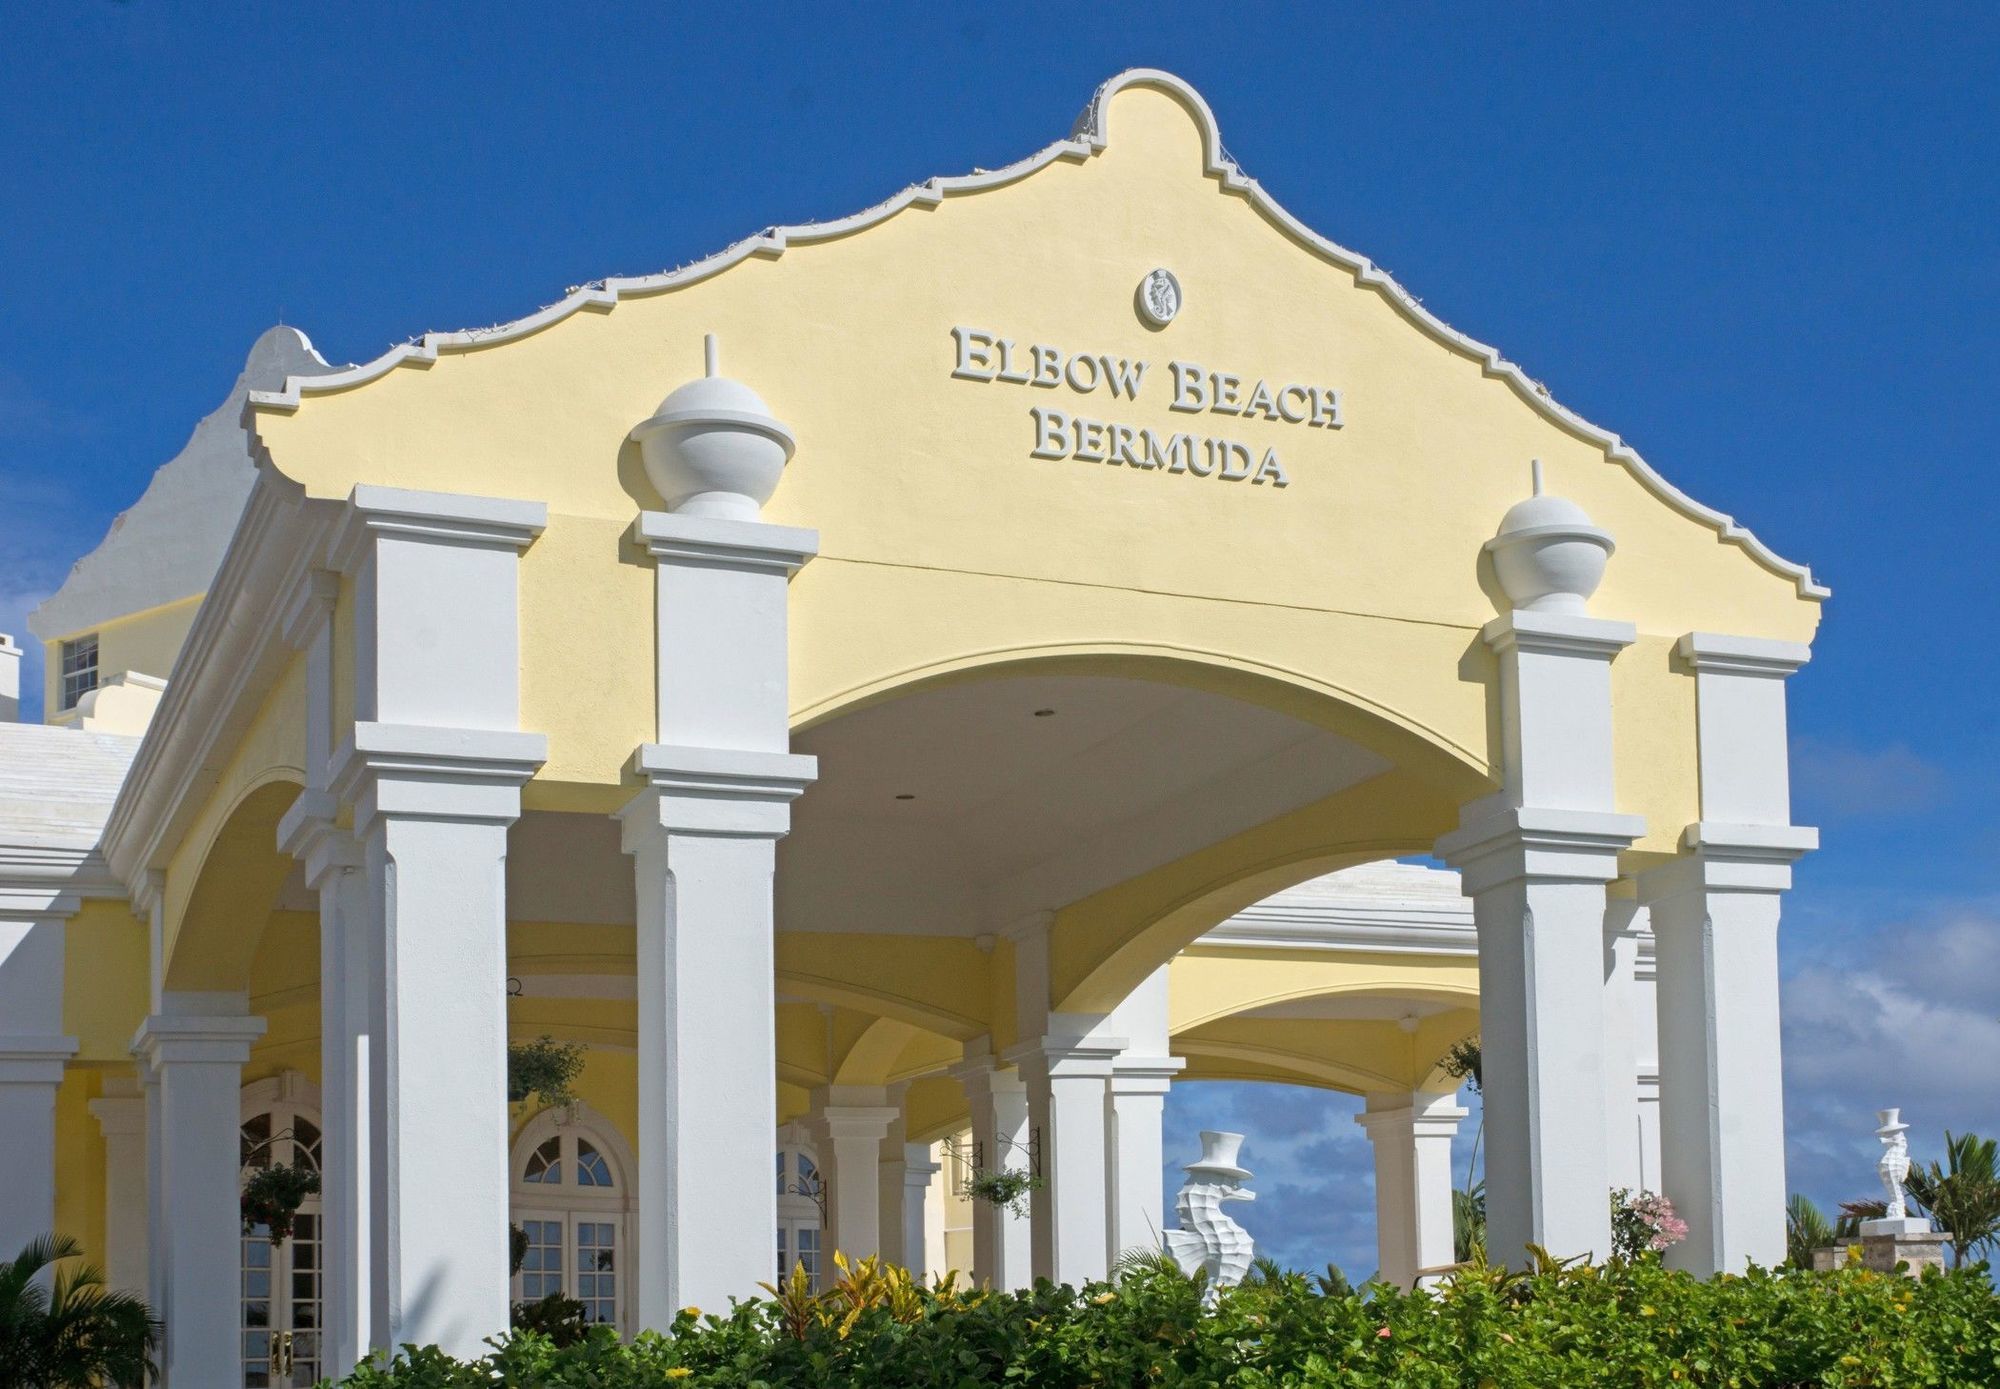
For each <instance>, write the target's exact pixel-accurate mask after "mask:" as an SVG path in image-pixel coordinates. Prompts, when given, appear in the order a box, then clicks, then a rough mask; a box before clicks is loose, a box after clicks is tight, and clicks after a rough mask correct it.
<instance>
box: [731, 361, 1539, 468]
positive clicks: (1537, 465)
mask: <svg viewBox="0 0 2000 1389" xmlns="http://www.w3.org/2000/svg"><path fill="white" fill-rule="evenodd" d="M720 356H721V354H720V353H719V352H718V351H717V350H716V346H715V334H713V333H704V334H702V337H701V364H702V375H703V376H719V375H721V365H720V360H719V359H720ZM1535 466H1536V467H1538V468H1539V467H1540V466H1541V465H1540V464H1539V463H1538V464H1536V465H1535ZM1536 476H1537V477H1540V476H1541V474H1539V473H1537V474H1536ZM1535 490H1536V491H1537V492H1539V491H1541V490H1542V489H1541V486H1540V484H1539V483H1538V484H1537V485H1536V487H1535Z"/></svg>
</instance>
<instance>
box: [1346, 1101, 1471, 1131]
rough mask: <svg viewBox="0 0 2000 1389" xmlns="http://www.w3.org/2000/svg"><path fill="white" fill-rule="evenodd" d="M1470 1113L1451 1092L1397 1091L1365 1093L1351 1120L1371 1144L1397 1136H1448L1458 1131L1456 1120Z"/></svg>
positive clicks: (1457, 1121)
mask: <svg viewBox="0 0 2000 1389" xmlns="http://www.w3.org/2000/svg"><path fill="white" fill-rule="evenodd" d="M1378 1100H1379V1101H1381V1103H1380V1104H1377V1101H1378ZM1470 1113H1472V1111H1471V1110H1469V1109H1467V1108H1465V1107H1464V1106H1463V1105H1461V1104H1460V1103H1459V1102H1458V1095H1457V1092H1455V1091H1454V1092H1452V1093H1450V1094H1430V1093H1426V1092H1424V1091H1416V1092H1413V1093H1407V1094H1406V1093H1403V1092H1401V1091H1398V1092H1395V1093H1393V1094H1381V1095H1370V1096H1368V1107H1367V1108H1366V1109H1364V1110H1363V1111H1362V1112H1361V1113H1359V1114H1357V1115H1355V1116H1354V1122H1355V1123H1357V1124H1359V1125H1361V1127H1362V1128H1363V1129H1365V1130H1366V1131H1367V1133H1368V1137H1369V1140H1370V1141H1371V1142H1375V1143H1382V1142H1387V1141H1390V1140H1391V1139H1394V1138H1401V1137H1408V1138H1450V1137H1452V1136H1453V1135H1455V1134H1456V1133H1457V1132H1458V1125H1459V1121H1460V1120H1462V1119H1464V1118H1465V1117H1466V1116H1467V1115H1469V1114H1470Z"/></svg>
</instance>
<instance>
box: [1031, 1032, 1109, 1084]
mask: <svg viewBox="0 0 2000 1389" xmlns="http://www.w3.org/2000/svg"><path fill="white" fill-rule="evenodd" d="M1125 1046H1126V1040H1125V1038H1123V1037H1071V1036H1064V1035H1054V1034H1052V1035H1049V1036H1044V1037H1037V1038H1035V1039H1033V1040H1032V1041H1027V1042H1021V1043H1018V1044H1017V1045H1015V1046H1011V1047H1009V1048H1007V1050H1006V1051H1005V1052H1004V1053H1003V1055H1004V1056H1005V1058H1006V1059H1007V1060H1008V1061H1009V1062H1011V1063H1012V1064H1013V1065H1015V1066H1017V1067H1020V1068H1022V1069H1024V1070H1034V1071H1040V1072H1041V1073H1042V1074H1044V1075H1046V1076H1048V1077H1049V1078H1050V1079H1051V1080H1071V1079H1077V1080H1088V1079H1100V1080H1101V1079H1109V1078H1110V1076H1111V1073H1112V1063H1113V1062H1115V1061H1116V1060H1117V1058H1118V1057H1119V1055H1120V1054H1121V1053H1123V1052H1124V1050H1125Z"/></svg>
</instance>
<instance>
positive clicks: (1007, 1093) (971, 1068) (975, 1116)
mask: <svg viewBox="0 0 2000 1389" xmlns="http://www.w3.org/2000/svg"><path fill="white" fill-rule="evenodd" d="M952 1075H953V1076H955V1077H956V1078H957V1079H958V1081H959V1083H960V1084H961V1085H963V1086H964V1087H965V1098H966V1103H967V1104H968V1105H969V1106H970V1109H971V1116H972V1148H973V1162H974V1164H975V1166H977V1167H980V1168H983V1169H984V1170H987V1171H993V1172H998V1171H1026V1170H1028V1167H1029V1163H1030V1143H1029V1128H1028V1091H1027V1085H1026V1083H1025V1082H1024V1081H1023V1080H1022V1079H1021V1074H1020V1072H1019V1071H1016V1070H1015V1069H1014V1068H1012V1067H1011V1066H1003V1065H1001V1064H999V1063H998V1062H997V1061H996V1060H995V1059H994V1057H993V1056H992V1054H991V1053H990V1052H989V1051H987V1050H986V1047H985V1043H984V1042H974V1043H968V1044H967V1048H966V1058H965V1060H964V1061H962V1062H960V1063H959V1064H958V1065H957V1066H955V1067H954V1068H953V1069H952ZM1033 1263H1034V1243H1033V1234H1032V1227H1031V1225H1030V1221H1029V1218H1028V1216H1027V1214H1026V1213H1023V1214H1020V1215H1016V1214H1015V1213H1014V1212H1013V1211H1011V1210H1008V1209H1007V1208H1006V1207H1004V1206H996V1205H994V1204H992V1203H991V1202H989V1201H980V1200H974V1201H973V1202H972V1277H973V1281H974V1282H975V1283H978V1284H980V1285H982V1286H985V1287H991V1288H998V1289H1001V1290H1003V1291H1009V1290H1012V1289H1016V1288H1026V1287H1029V1286H1031V1285H1032V1284H1033V1283H1034V1281H1035V1275H1034V1271H1033Z"/></svg>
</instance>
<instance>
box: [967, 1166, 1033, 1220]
mask: <svg viewBox="0 0 2000 1389" xmlns="http://www.w3.org/2000/svg"><path fill="white" fill-rule="evenodd" d="M1041 1189H1042V1179H1041V1178H1040V1177H1037V1176H1036V1175H1034V1174H1033V1173H1032V1172H1016V1171H1013V1170H1011V1169H1009V1168H1005V1167H1001V1168H997V1169H994V1170H992V1171H979V1172H974V1173H973V1174H972V1180H971V1181H969V1182H967V1183H966V1186H965V1192H966V1195H968V1196H970V1197H971V1198H972V1199H973V1200H975V1201H984V1202H986V1203H987V1204H988V1205H993V1206H1005V1207H1006V1208H1007V1209H1008V1210H1009V1211H1011V1212H1013V1213H1014V1214H1015V1215H1017V1216H1020V1215H1026V1214H1027V1213H1028V1193H1029V1192H1031V1191H1040V1190H1041Z"/></svg>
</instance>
